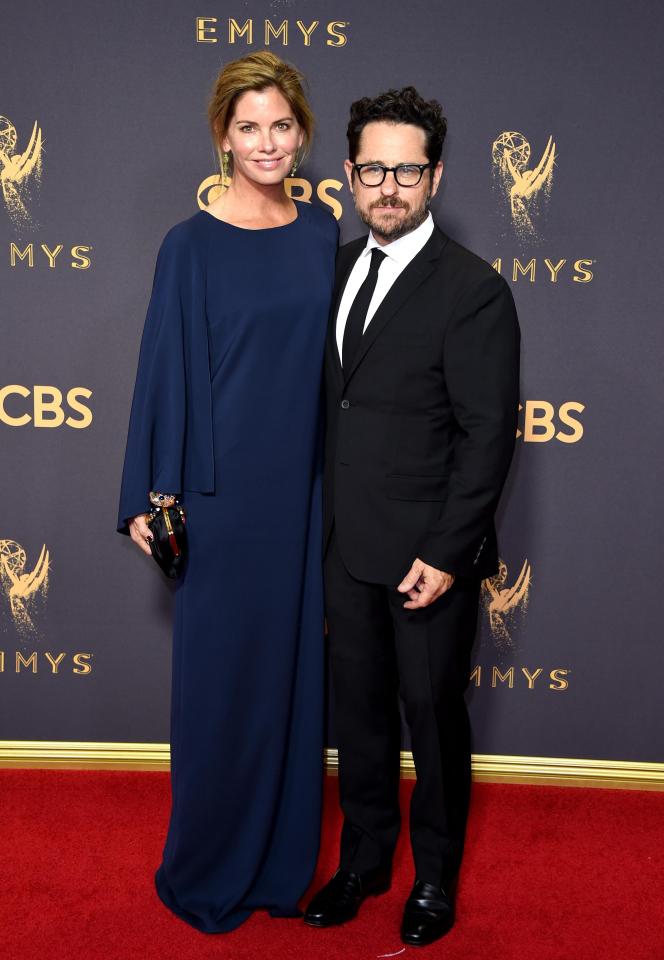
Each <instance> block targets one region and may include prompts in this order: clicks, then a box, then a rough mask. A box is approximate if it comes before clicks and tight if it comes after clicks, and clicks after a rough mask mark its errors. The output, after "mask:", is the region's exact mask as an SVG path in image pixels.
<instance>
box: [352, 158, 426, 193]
mask: <svg viewBox="0 0 664 960" xmlns="http://www.w3.org/2000/svg"><path fill="white" fill-rule="evenodd" d="M434 166H435V164H434V163H433V162H432V161H431V160H429V162H428V163H398V164H397V165H396V167H386V166H385V165H384V164H382V163H354V164H353V170H354V171H356V172H357V176H358V179H359V181H360V183H361V184H362V186H363V187H369V189H371V188H372V187H381V186H382V185H383V184H384V183H385V177H386V176H387V175H388V173H391V174H393V175H394V180H395V182H396V183H397V184H399V186H400V187H403V188H404V189H405V190H408V188H409V187H418V186H419V185H420V184H421V183H422V177H423V176H424V171H425V170H426V169H427V168H429V167H430V168H432V169H433V167H434ZM364 167H379V168H380V169H381V170H382V171H383V179H382V180H380V181H379V182H378V183H365V182H364V180H363V179H362V169H363V168H364ZM399 167H417V168H418V170H419V171H420V179H419V180H418V181H417V183H400V182H399V178H398V177H397V170H398V169H399Z"/></svg>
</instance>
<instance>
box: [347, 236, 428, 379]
mask: <svg viewBox="0 0 664 960" xmlns="http://www.w3.org/2000/svg"><path fill="white" fill-rule="evenodd" d="M446 242H447V237H446V236H445V234H444V233H442V231H440V230H439V229H438V228H437V227H436V228H434V231H433V233H432V234H431V236H430V237H429V239H428V240H427V242H426V243H425V245H424V246H423V247H422V249H421V250H420V252H419V253H418V254H417V256H415V257H413V259H412V260H411V261H410V263H409V264H408V266H407V267H405V268H404V269H403V270H402V271H401V273H400V274H399V276H398V277H397V279H396V280H395V281H394V283H393V284H392V286H391V287H390V289H389V290H388V292H387V294H386V295H385V297H384V299H383V301H382V303H381V304H380V306H379V307H378V309H377V310H376V312H375V314H374V315H373V317H372V318H371V320H370V322H369V325H368V327H367V329H366V330H365V332H364V336H363V337H362V340H361V341H360V348H359V350H358V351H357V354H356V356H355V359H354V361H353V364H352V366H351V368H350V370H349V371H348V375H347V376H346V384H348V382H349V380H350V379H351V377H352V376H353V374H354V373H355V371H356V370H357V368H358V366H359V365H360V363H361V362H362V360H363V359H364V357H365V355H366V353H367V351H368V350H370V349H371V346H372V345H373V344H374V343H375V342H376V339H377V338H378V337H379V336H380V334H381V332H382V330H384V328H385V326H386V325H387V323H388V322H389V321H390V320H391V319H392V317H393V316H394V314H395V313H396V312H397V310H399V309H400V308H401V307H402V306H403V304H404V303H405V302H406V301H407V300H408V298H409V297H411V296H412V295H413V294H414V293H415V291H416V290H417V288H418V287H419V286H420V284H422V283H423V282H424V281H425V280H426V279H427V277H429V276H430V275H431V274H432V273H433V271H434V270H435V269H436V264H437V262H438V259H439V258H440V255H441V253H442V250H443V247H444V246H445V243H446ZM353 262H354V261H353ZM351 266H352V264H351ZM348 272H349V273H350V270H349V271H348ZM344 286H345V282H344ZM340 299H341V295H339V300H340ZM337 310H338V301H337V307H336V309H335V312H334V326H335V329H336V313H337ZM334 350H335V354H336V355H337V363H338V366H339V373H340V375H341V376H342V377H343V374H342V371H341V363H340V362H339V355H338V354H339V352H338V350H337V349H336V343H335V344H334Z"/></svg>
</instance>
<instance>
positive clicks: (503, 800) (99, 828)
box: [0, 770, 664, 960]
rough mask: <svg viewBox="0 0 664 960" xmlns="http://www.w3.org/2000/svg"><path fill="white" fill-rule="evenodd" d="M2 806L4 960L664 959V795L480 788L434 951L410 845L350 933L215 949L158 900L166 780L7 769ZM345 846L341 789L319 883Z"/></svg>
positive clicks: (281, 929) (227, 938) (248, 928)
mask: <svg viewBox="0 0 664 960" xmlns="http://www.w3.org/2000/svg"><path fill="white" fill-rule="evenodd" d="M411 786H412V783H409V782H408V781H406V782H404V784H403V798H404V802H405V801H407V799H408V796H409V794H410V789H411ZM0 796H1V798H2V806H1V809H2V820H1V826H0V849H1V850H2V854H1V857H2V878H1V882H2V895H1V899H0V904H1V906H0V957H1V958H2V960H33V958H35V960H37V958H39V960H50V958H55V960H68V958H70V957H71V958H74V957H75V958H76V960H101V958H113V960H116V958H117V960H153V958H154V960H171V958H173V960H190V958H192V960H193V958H197V960H204V958H208V957H224V958H228V960H247V958H274V960H282V958H294V960H318V958H326V960H337V958H338V960H360V958H361V960H375V958H378V957H385V956H386V955H388V956H389V955H394V954H397V955H399V956H404V955H405V954H409V955H410V956H412V955H413V954H415V955H421V956H428V957H436V958H438V957H441V958H443V957H444V958H446V960H461V958H463V960H530V958H532V960H618V958H620V960H641V958H643V960H664V883H663V881H664V853H663V851H664V822H663V821H664V818H663V816H662V814H663V812H664V795H663V794H661V793H646V792H632V791H610V790H583V789H578V788H570V789H562V788H560V787H528V786H507V785H493V784H476V785H475V787H474V795H473V805H472V813H471V821H470V825H469V831H468V845H467V854H466V858H465V861H464V871H463V876H462V881H461V885H460V890H459V900H458V919H457V924H456V926H455V927H454V929H453V930H452V931H451V932H450V933H449V934H448V935H447V936H446V937H444V938H443V939H442V940H440V941H439V942H438V943H437V944H434V945H433V946H431V947H427V948H412V947H409V948H404V947H403V945H402V944H401V942H400V940H399V936H398V928H399V921H400V916H401V906H402V902H403V899H404V898H405V896H406V894H407V892H408V890H409V888H410V885H411V882H412V872H411V871H412V867H411V862H410V856H409V853H408V849H407V846H406V844H405V843H404V842H402V844H401V846H400V848H399V852H398V856H397V860H396V876H395V881H394V884H393V886H392V889H391V891H390V892H389V893H388V894H386V895H385V896H383V897H380V898H378V899H372V900H370V901H368V902H367V903H366V904H365V905H364V907H363V909H362V912H361V914H360V916H359V917H358V918H357V919H356V920H355V921H354V922H353V923H351V924H349V925H347V926H346V927H342V928H337V929H331V930H316V929H312V928H309V927H306V926H305V925H304V924H303V923H302V922H301V921H299V920H274V919H271V918H269V917H267V916H266V915H263V914H258V915H254V916H253V917H252V918H251V919H250V920H249V921H248V922H247V923H246V924H244V926H242V927H241V928H240V929H239V930H237V931H235V932H234V933H231V934H218V935H212V936H211V935H206V934H201V933H199V932H198V931H196V930H193V929H191V928H190V927H188V926H187V925H186V924H185V923H184V922H183V921H181V920H179V919H178V918H176V917H173V916H172V915H171V914H170V913H169V912H168V911H167V909H166V908H165V907H164V906H162V904H161V902H160V901H159V900H158V898H157V895H156V893H155V892H154V888H153V881H152V875H153V872H154V869H155V867H156V866H157V865H158V863H159V858H160V853H161V847H162V843H163V839H164V835H165V831H166V826H167V820H168V810H169V782H168V774H166V773H122V772H118V773H115V772H111V771H104V772H85V771H63V772H58V771H51V770H0ZM406 822H407V821H406ZM338 831H339V816H338V813H337V808H336V780H334V779H332V778H328V780H327V790H326V818H325V829H324V836H323V844H322V850H321V857H320V861H319V868H318V876H317V880H316V882H319V881H320V880H322V879H323V878H325V879H326V878H327V876H328V875H329V874H330V872H331V871H332V870H333V869H334V867H335V865H336V839H337V836H338ZM402 839H405V838H403V837H402ZM402 951H403V952H402ZM418 951H419V952H418Z"/></svg>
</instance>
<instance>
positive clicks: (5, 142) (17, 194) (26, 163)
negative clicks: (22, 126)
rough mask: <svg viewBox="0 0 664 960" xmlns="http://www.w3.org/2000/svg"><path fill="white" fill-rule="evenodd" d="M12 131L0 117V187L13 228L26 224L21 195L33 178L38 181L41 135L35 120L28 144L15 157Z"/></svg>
mask: <svg viewBox="0 0 664 960" xmlns="http://www.w3.org/2000/svg"><path fill="white" fill-rule="evenodd" d="M17 139H18V138H17V133H16V127H15V126H14V124H13V123H12V122H11V120H8V119H7V117H2V116H0V184H2V196H3V199H4V201H5V206H6V207H7V212H8V213H9V216H10V217H11V219H12V220H13V221H14V223H15V224H17V225H18V224H20V223H26V222H29V221H30V216H29V214H28V210H27V207H26V206H25V203H24V202H23V197H22V194H23V193H24V191H25V188H26V186H27V183H28V180H29V178H30V177H32V176H33V175H34V176H36V178H37V179H39V178H40V177H41V163H42V132H41V127H40V126H39V125H38V124H37V121H36V120H35V123H34V126H33V128H32V134H31V135H30V141H29V143H28V146H27V148H26V149H25V150H24V151H23V153H16V152H15V147H16V142H17Z"/></svg>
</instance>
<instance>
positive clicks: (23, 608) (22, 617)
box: [0, 540, 50, 634]
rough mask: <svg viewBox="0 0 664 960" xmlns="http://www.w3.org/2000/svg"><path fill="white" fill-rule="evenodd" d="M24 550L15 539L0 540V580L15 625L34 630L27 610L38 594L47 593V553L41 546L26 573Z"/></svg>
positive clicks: (25, 629)
mask: <svg viewBox="0 0 664 960" xmlns="http://www.w3.org/2000/svg"><path fill="white" fill-rule="evenodd" d="M26 559H27V557H26V553H25V550H24V549H23V547H22V546H21V544H20V543H16V541H15V540H0V583H1V584H2V589H3V590H4V592H5V594H6V596H7V599H8V600H9V607H10V610H11V615H12V617H13V619H14V624H15V626H16V629H17V630H18V631H19V633H24V634H25V633H28V634H29V633H33V632H34V630H35V626H34V624H33V622H32V619H31V617H30V613H29V609H30V608H31V607H32V605H33V604H34V602H35V600H36V599H37V598H38V597H40V596H41V597H42V598H44V597H45V596H46V594H47V593H48V571H49V569H50V565H49V553H48V550H47V549H46V544H44V545H43V546H42V548H41V553H40V554H39V559H38V560H37V563H36V564H35V566H34V567H33V569H32V570H30V571H29V572H27V573H26V572H25V564H26Z"/></svg>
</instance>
